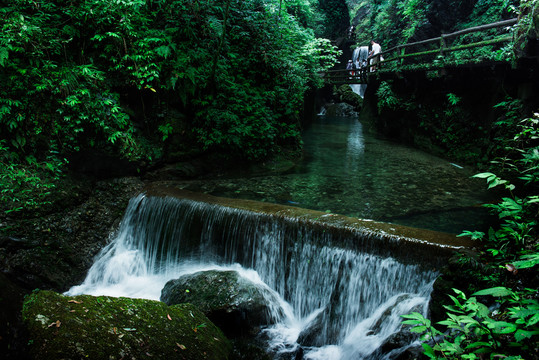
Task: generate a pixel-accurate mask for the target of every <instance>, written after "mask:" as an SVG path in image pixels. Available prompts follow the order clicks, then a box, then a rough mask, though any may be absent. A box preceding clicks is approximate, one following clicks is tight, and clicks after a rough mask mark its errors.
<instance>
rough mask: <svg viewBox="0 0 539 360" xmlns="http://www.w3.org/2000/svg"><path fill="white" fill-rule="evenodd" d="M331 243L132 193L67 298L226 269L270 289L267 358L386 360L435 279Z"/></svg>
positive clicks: (316, 233)
mask: <svg viewBox="0 0 539 360" xmlns="http://www.w3.org/2000/svg"><path fill="white" fill-rule="evenodd" d="M339 236H342V235H338V234H336V233H334V232H332V231H323V230H322V231H320V229H313V228H312V227H308V226H305V224H303V223H302V222H301V221H300V220H298V219H294V218H288V219H287V221H282V218H276V217H273V216H271V215H268V214H260V213H256V212H253V211H248V210H242V209H236V208H230V207H225V206H221V205H215V204H209V203H205V202H198V201H193V200H187V199H177V198H173V197H157V196H146V195H143V194H141V195H139V196H137V197H135V198H133V199H132V200H131V202H130V204H129V207H128V209H127V211H126V214H125V216H124V219H123V221H122V224H121V226H120V228H119V230H118V232H117V234H116V235H115V237H114V239H113V241H112V242H111V243H110V244H109V245H108V246H107V247H106V248H104V249H103V250H102V252H101V253H100V254H99V255H98V257H97V258H96V261H95V263H94V265H93V266H92V268H91V269H90V271H89V273H88V275H87V278H86V280H85V281H84V282H83V283H82V284H81V285H79V286H75V287H73V288H71V289H70V290H69V292H68V295H77V294H90V295H109V296H126V297H140V298H148V299H159V297H160V292H161V289H162V288H163V286H164V284H165V283H166V282H167V281H168V280H170V279H174V278H178V277H179V276H181V275H183V274H187V273H194V272H197V271H201V270H207V269H222V270H225V269H233V270H236V271H238V272H239V273H240V275H242V276H244V277H248V278H249V279H250V280H251V281H254V282H256V283H259V284H260V286H265V287H269V288H271V289H272V291H273V293H274V294H277V295H278V297H279V299H280V303H279V304H278V306H276V307H278V308H280V309H285V310H286V311H285V312H284V313H285V316H284V318H283V317H281V318H282V321H280V322H279V323H278V324H277V325H274V326H271V327H269V328H267V329H265V330H264V334H265V335H266V336H267V338H268V339H270V340H269V343H268V347H269V349H270V350H271V351H272V352H273V353H274V354H275V357H276V358H280V356H281V355H282V354H283V353H291V352H294V351H296V350H297V349H298V347H299V346H300V345H299V344H298V342H299V343H301V347H302V348H303V351H304V358H305V359H375V358H391V357H390V354H385V355H383V356H382V355H380V353H379V351H378V349H379V347H380V346H381V344H382V343H383V342H384V341H385V340H386V339H387V338H388V337H389V336H390V335H392V334H394V333H395V332H397V331H398V330H399V329H400V323H401V321H400V315H402V314H406V313H409V312H411V311H419V312H423V313H425V312H426V308H427V302H428V298H429V294H430V292H431V289H432V282H433V281H434V278H435V276H436V274H435V273H434V271H431V270H429V269H425V267H422V266H419V265H415V264H408V263H403V262H400V261H398V260H396V259H394V258H392V257H385V256H381V255H380V254H379V253H376V252H375V251H370V250H372V249H350V248H344V247H342V246H337V243H338V240H339V241H340V240H342V239H337V238H338V237H339ZM366 247H368V246H366ZM281 315H282V313H281ZM313 329H315V330H313ZM401 350H402V349H401Z"/></svg>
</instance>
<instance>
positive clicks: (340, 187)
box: [184, 117, 489, 233]
mask: <svg viewBox="0 0 539 360" xmlns="http://www.w3.org/2000/svg"><path fill="white" fill-rule="evenodd" d="M303 139H304V149H305V159H304V161H303V162H302V163H301V164H299V165H298V166H296V167H295V168H294V169H293V170H292V171H290V172H289V173H287V174H281V175H276V176H263V177H255V178H248V179H234V180H230V179H229V180H212V181H209V182H208V181H206V182H204V183H203V184H202V183H197V182H191V183H190V184H188V185H185V186H184V188H187V189H190V190H194V191H205V192H207V193H211V194H213V195H218V196H226V197H232V198H244V199H253V200H259V201H267V202H274V203H280V204H288V205H294V206H300V207H303V208H308V209H314V210H320V211H326V212H332V213H337V214H343V215H347V216H351V217H358V218H368V219H375V220H381V221H388V222H394V223H398V224H402V225H409V226H415V227H421V228H428V229H433V230H439V231H446V232H452V233H460V232H461V231H462V230H484V224H485V222H486V221H487V219H488V216H487V213H486V211H485V210H484V209H483V208H481V207H480V204H482V203H484V202H486V201H488V199H489V194H488V193H487V192H486V190H485V186H484V182H483V181H481V180H480V179H472V178H471V176H472V175H474V174H475V173H476V172H475V171H474V169H472V168H471V167H470V168H468V167H461V166H458V165H457V164H452V163H451V162H449V161H447V160H444V159H441V158H438V157H436V156H432V155H429V154H427V153H424V152H422V151H419V150H417V149H414V148H411V147H408V146H404V145H401V144H397V143H394V142H391V141H388V140H384V139H381V138H378V137H375V136H373V135H372V134H369V133H366V132H364V131H363V129H362V125H361V123H360V122H358V121H357V119H354V118H329V117H319V118H318V119H317V120H315V121H314V123H313V124H312V125H311V126H310V127H309V128H308V129H307V130H306V131H305V133H304V138H303Z"/></svg>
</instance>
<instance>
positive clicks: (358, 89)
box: [350, 46, 369, 98]
mask: <svg viewBox="0 0 539 360" xmlns="http://www.w3.org/2000/svg"><path fill="white" fill-rule="evenodd" d="M368 57H369V47H368V46H360V47H357V48H355V49H354V53H353V54H352V61H353V63H354V66H355V68H356V69H359V68H361V67H363V66H365V65H366V63H367V58H368ZM350 87H351V88H352V90H353V91H354V92H355V93H356V94H358V95H359V96H361V97H362V98H363V97H364V96H365V90H366V89H367V84H359V85H350Z"/></svg>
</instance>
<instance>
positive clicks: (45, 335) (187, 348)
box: [23, 291, 231, 360]
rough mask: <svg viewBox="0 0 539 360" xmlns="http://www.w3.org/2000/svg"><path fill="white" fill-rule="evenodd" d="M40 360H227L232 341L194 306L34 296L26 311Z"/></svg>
mask: <svg viewBox="0 0 539 360" xmlns="http://www.w3.org/2000/svg"><path fill="white" fill-rule="evenodd" d="M23 321H24V323H25V325H26V327H27V328H28V330H29V333H30V341H29V344H30V351H31V353H32V355H33V356H34V358H35V359H38V360H40V359H94V360H95V359H107V360H112V359H142V358H150V357H153V358H155V359H227V358H228V357H229V354H230V351H231V345H230V343H229V341H228V340H227V339H226V338H225V337H224V335H223V333H222V332H221V331H220V330H219V329H218V328H217V327H216V326H215V325H214V324H212V323H211V322H210V321H209V320H208V318H207V317H206V316H204V314H202V313H201V312H200V311H199V310H198V309H197V308H196V307H194V306H193V305H191V304H181V305H176V306H170V307H169V306H167V305H165V304H163V303H162V302H159V301H152V300H144V299H130V298H113V297H107V296H99V297H94V296H89V295H80V296H75V297H68V296H63V295H61V294H58V293H55V292H52V291H38V292H34V293H32V294H31V295H30V296H29V297H28V298H27V299H26V301H25V303H24V307H23Z"/></svg>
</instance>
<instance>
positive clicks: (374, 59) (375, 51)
mask: <svg viewBox="0 0 539 360" xmlns="http://www.w3.org/2000/svg"><path fill="white" fill-rule="evenodd" d="M381 52H382V47H381V46H380V44H378V43H377V42H375V41H374V40H371V51H370V53H369V58H370V64H371V71H376V69H377V66H376V64H378V63H379V62H380V61H382V60H384V59H383V58H382V56H381V55H379V54H380V53H381Z"/></svg>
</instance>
